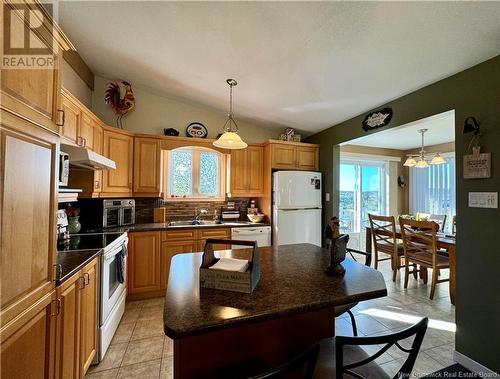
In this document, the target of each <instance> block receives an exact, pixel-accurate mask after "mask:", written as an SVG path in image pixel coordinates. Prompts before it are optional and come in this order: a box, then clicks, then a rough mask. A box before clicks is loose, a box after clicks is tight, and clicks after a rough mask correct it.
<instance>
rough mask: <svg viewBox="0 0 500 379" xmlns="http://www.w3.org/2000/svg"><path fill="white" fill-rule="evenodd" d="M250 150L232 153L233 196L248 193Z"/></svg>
mask: <svg viewBox="0 0 500 379" xmlns="http://www.w3.org/2000/svg"><path fill="white" fill-rule="evenodd" d="M248 149H249V148H246V149H241V150H233V151H231V172H230V175H231V194H233V195H240V194H245V195H246V194H247V192H248V170H247V167H248V165H247V157H248Z"/></svg>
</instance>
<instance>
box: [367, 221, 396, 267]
mask: <svg viewBox="0 0 500 379" xmlns="http://www.w3.org/2000/svg"><path fill="white" fill-rule="evenodd" d="M368 218H369V219H370V226H371V229H372V238H373V245H374V246H375V249H376V250H377V251H378V252H382V253H386V254H390V255H392V256H393V257H394V258H397V256H398V244H397V240H396V221H395V220H394V216H377V215H372V214H368Z"/></svg>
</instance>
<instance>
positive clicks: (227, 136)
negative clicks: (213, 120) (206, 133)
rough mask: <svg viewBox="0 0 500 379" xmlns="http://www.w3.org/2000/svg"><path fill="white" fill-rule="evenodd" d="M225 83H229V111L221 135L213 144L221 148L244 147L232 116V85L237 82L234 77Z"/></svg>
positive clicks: (245, 145) (244, 144)
mask: <svg viewBox="0 0 500 379" xmlns="http://www.w3.org/2000/svg"><path fill="white" fill-rule="evenodd" d="M226 83H227V84H228V85H229V113H228V115H227V120H226V122H225V124H224V127H223V128H222V129H223V133H222V135H221V136H220V137H219V138H218V139H216V140H215V141H214V142H213V144H214V146H216V147H219V148H221V149H244V148H246V147H247V146H248V145H247V144H246V143H245V142H244V141H243V140H242V139H241V137H240V136H239V135H238V125H237V124H236V121H234V118H233V87H234V86H236V85H237V84H238V83H237V82H236V80H234V79H227V80H226Z"/></svg>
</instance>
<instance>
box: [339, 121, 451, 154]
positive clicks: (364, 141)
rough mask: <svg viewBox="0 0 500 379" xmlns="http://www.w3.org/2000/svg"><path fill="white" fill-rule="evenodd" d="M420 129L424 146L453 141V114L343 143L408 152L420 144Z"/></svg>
mask: <svg viewBox="0 0 500 379" xmlns="http://www.w3.org/2000/svg"><path fill="white" fill-rule="evenodd" d="M420 129H428V131H427V132H425V136H424V139H425V146H432V145H438V144H441V143H447V142H453V141H455V112H454V111H449V112H445V113H441V114H438V115H435V116H431V117H427V118H424V119H422V120H418V121H415V122H411V123H409V124H405V125H402V126H399V127H397V128H392V129H388V130H383V131H380V132H377V133H373V134H370V135H368V136H365V137H361V138H357V139H355V140H352V141H349V142H347V143H345V144H346V145H357V146H369V147H383V148H386V149H397V150H410V149H415V148H419V147H420V146H421V144H422V141H421V139H422V137H421V134H420V133H419V132H418V131H419V130H420Z"/></svg>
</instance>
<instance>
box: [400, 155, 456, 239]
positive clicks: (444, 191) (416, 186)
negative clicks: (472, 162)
mask: <svg viewBox="0 0 500 379" xmlns="http://www.w3.org/2000/svg"><path fill="white" fill-rule="evenodd" d="M446 161H447V162H446V163H445V164H441V165H430V166H429V167H428V168H416V167H410V213H412V214H416V213H417V212H422V213H431V214H445V215H446V216H447V218H446V226H445V230H446V231H450V230H451V223H452V218H453V216H454V215H455V214H456V186H455V157H454V156H448V157H446Z"/></svg>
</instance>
